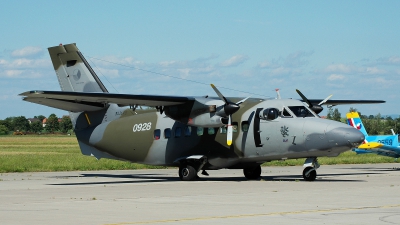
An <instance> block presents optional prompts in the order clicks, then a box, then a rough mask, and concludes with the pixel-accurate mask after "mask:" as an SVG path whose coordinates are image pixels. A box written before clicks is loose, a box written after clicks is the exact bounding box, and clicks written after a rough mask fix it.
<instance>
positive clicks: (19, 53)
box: [11, 46, 43, 57]
mask: <svg viewBox="0 0 400 225" xmlns="http://www.w3.org/2000/svg"><path fill="white" fill-rule="evenodd" d="M42 51H43V50H42V49H41V48H40V47H33V46H28V47H25V48H22V49H17V50H14V51H12V52H11V56H13V57H29V56H34V55H37V54H39V53H42Z"/></svg>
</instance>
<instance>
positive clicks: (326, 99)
mask: <svg viewBox="0 0 400 225" xmlns="http://www.w3.org/2000/svg"><path fill="white" fill-rule="evenodd" d="M332 96H333V95H329V96H328V97H326V98H325V99H324V100H322V101H321V102H320V103H318V105H323V104H324V103H325V102H326V101H328V100H329V99H330V98H331V97H332Z"/></svg>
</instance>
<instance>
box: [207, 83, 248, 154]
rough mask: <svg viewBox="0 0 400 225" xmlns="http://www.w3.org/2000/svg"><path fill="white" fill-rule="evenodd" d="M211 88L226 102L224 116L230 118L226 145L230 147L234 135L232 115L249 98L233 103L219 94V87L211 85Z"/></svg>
mask: <svg viewBox="0 0 400 225" xmlns="http://www.w3.org/2000/svg"><path fill="white" fill-rule="evenodd" d="M211 87H212V88H213V89H214V91H215V93H217V95H218V97H219V98H220V99H221V100H222V101H224V102H225V105H224V106H223V107H224V114H225V115H226V116H228V129H227V138H226V143H227V144H228V145H229V146H230V145H232V134H233V128H232V114H234V113H235V112H237V111H238V110H239V109H240V106H239V105H240V104H241V103H243V102H244V101H246V100H247V99H248V98H249V97H247V98H245V99H242V100H240V101H238V102H236V103H234V102H231V101H230V100H229V99H227V98H225V96H223V95H222V94H221V92H219V90H218V89H217V87H215V85H214V84H211Z"/></svg>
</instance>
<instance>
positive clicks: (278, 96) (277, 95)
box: [275, 88, 281, 99]
mask: <svg viewBox="0 0 400 225" xmlns="http://www.w3.org/2000/svg"><path fill="white" fill-rule="evenodd" d="M275 91H276V99H281V94H279V88H275Z"/></svg>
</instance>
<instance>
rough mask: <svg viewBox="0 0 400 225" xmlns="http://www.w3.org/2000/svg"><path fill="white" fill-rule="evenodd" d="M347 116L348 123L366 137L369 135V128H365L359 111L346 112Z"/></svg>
mask: <svg viewBox="0 0 400 225" xmlns="http://www.w3.org/2000/svg"><path fill="white" fill-rule="evenodd" d="M346 116H347V124H349V125H350V126H352V127H354V128H356V129H357V130H359V131H361V133H363V134H364V136H365V137H367V136H368V133H367V130H365V127H364V124H363V123H362V121H361V118H360V115H359V114H358V112H349V113H347V114H346Z"/></svg>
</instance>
